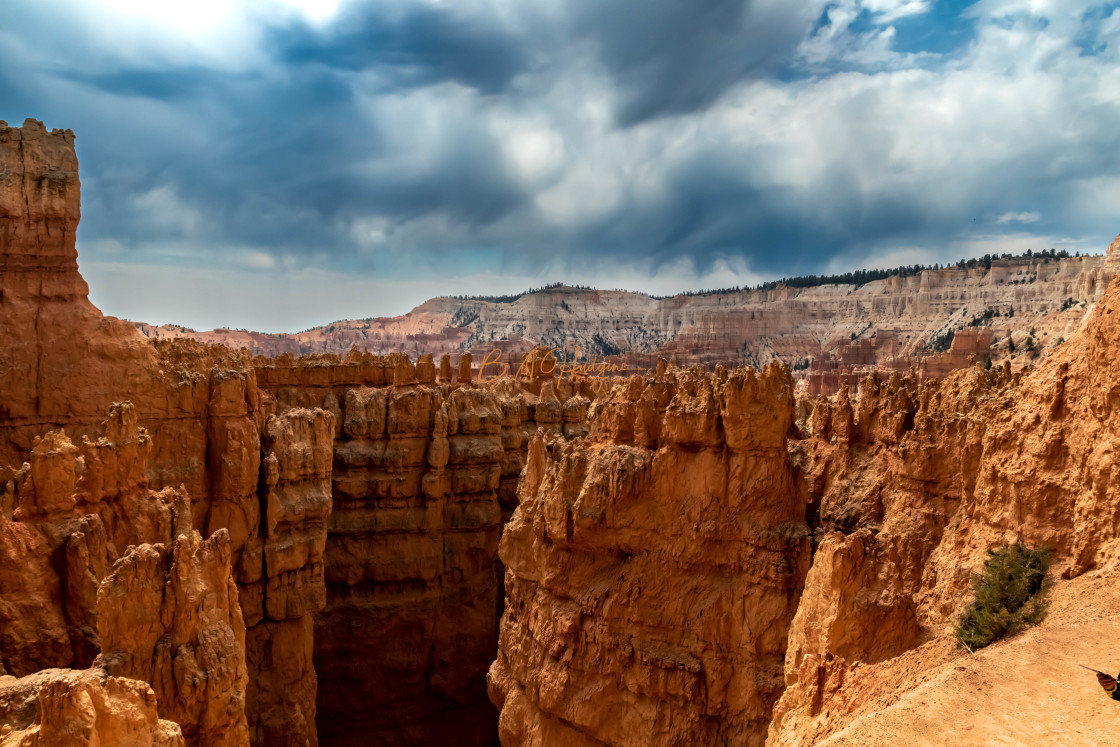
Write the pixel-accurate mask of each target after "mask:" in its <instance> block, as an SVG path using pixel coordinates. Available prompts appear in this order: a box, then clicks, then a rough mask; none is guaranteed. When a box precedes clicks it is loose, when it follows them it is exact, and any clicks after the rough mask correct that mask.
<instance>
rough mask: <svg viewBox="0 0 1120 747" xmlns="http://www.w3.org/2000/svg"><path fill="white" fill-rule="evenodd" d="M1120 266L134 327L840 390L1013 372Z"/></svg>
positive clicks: (161, 334) (444, 302)
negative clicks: (243, 326) (598, 362)
mask: <svg viewBox="0 0 1120 747" xmlns="http://www.w3.org/2000/svg"><path fill="white" fill-rule="evenodd" d="M1118 269H1120V246H1114V247H1112V248H1111V249H1110V250H1109V252H1108V254H1107V255H1106V256H1104V257H1101V256H1094V257H1089V256H1085V257H1067V258H1059V257H1054V258H1051V257H1049V256H1043V255H1041V254H1040V255H1038V256H1034V257H1018V258H1007V259H1004V258H997V259H994V260H992V261H991V263H990V267H989V266H988V264H987V263H984V262H980V263H977V264H975V266H973V267H967V266H964V267H947V268H944V269H937V270H924V271H921V272H920V273H918V274H913V275H906V276H903V275H894V276H891V277H887V278H884V279H881V280H874V281H871V282H868V283H865V284H863V285H853V284H836V285H817V286H811V287H796V284H791V285H785V284H781V283H779V284H777V287H772V288H765V289H760V290H741V291H728V292H719V293H708V294H696V295H687V296H686V295H679V296H674V297H671V298H653V297H650V296H647V295H644V294H641V293H627V292H624V291H599V290H589V289H584V288H571V287H563V286H561V287H552V288H546V289H544V290H540V291H536V292H531V293H523V294H520V295H517V296H511V297H509V298H505V299H489V300H487V299H456V298H435V299H432V300H430V301H427V302H425V303H423V304H421V305H420V306H417V307H416V308H414V309H413V310H412V311H410V312H408V313H407V314H405V315H403V316H398V317H391V318H376V319H358V320H350V321H340V322H334V323H332V324H330V325H327V326H325V327H316V328H314V329H310V330H307V331H304V332H300V333H297V334H262V333H257V332H244V331H238V330H229V329H218V330H213V331H210V332H196V331H194V330H190V329H186V328H184V327H177V326H170V325H169V326H164V327H156V326H152V325H148V324H142V323H138V324H137V327H138V328H139V329H141V330H142V331H143V333H144V334H145V335H147V336H148V337H151V338H153V339H166V338H178V337H193V338H196V339H199V340H203V341H206V342H220V343H223V344H225V345H228V346H230V347H231V348H234V349H239V348H242V347H245V348H247V349H248V350H249V351H251V352H253V353H255V354H259V355H267V356H276V355H280V354H283V353H291V354H294V355H299V354H300V353H336V354H340V355H341V354H344V353H345V352H346V351H347V350H349V349H350V347H351V346H355V345H356V346H357V347H358V348H361V349H366V350H369V351H370V352H374V353H395V352H405V353H407V354H409V355H412V356H414V357H415V356H418V355H420V354H423V353H429V354H435V355H439V354H449V355H454V356H458V355H459V354H460V353H462V352H464V351H473V357H474V368H475V372H476V373H477V371H478V368H479V361H481V360H484V359H485V357H486V356H487V355H488V354H489V353H490V352H491V351H495V350H499V351H501V353H502V358H501V360H502V362H510V361H511V360H512V362H513V364H514V365H515V366H516V365H517V363H518V362H519V359H520V357H521V356H523V355H525V354H526V353H528V352H529V351H530V349H531V348H532V347H534V346H535V345H544V346H546V347H555V348H559V349H560V350H564V351H566V353H567V355H568V356H569V357H570V358H572V357H575V355H576V354H577V350H578V354H579V356H580V360H581V361H586V360H588V359H589V358H591V357H599V358H602V357H603V356H617V359H618V360H620V361H623V362H625V363H626V365H628V366H630V367H632V368H636V369H640V370H644V369H647V368H652V367H653V366H654V365H655V364H656V359H657V357H658V356H663V357H665V358H667V359H675V360H676V362H677V363H678V364H680V365H681V366H690V365H701V366H703V367H705V368H707V369H708V370H713V369H714V367H715V365H716V364H717V363H719V362H725V363H729V364H733V365H734V364H739V363H743V364H748V365H754V366H756V367H757V366H761V365H764V364H766V363H768V362H769V361H771V360H774V359H779V360H782V361H784V362H785V363H786V364H787V365H789V366H791V367H793V368H794V376H795V377H796V378H798V379H800V380H804V381H805V382H806V386H808V387H809V389H810V393H811V394H812V395H814V396H815V395H817V394H822V393H823V394H833V393H835V392H836V391H838V389H839V386H840V384H841V383H842V382H843V381H845V380H846V381H848V383H849V385H850V386H851V387H852V388H853V389H855V388H856V386H857V384H858V381H859V380H860V379H861V378H862V377H863V376H865V375H866V374H867V373H869V372H870V371H871V370H873V369H876V368H878V369H881V370H882V369H889V370H898V371H905V370H906V369H908V368H910V367H911V366H913V367H914V368H915V369H916V370H917V371H918V374H919V376H921V377H927V376H929V377H942V376H945V375H946V374H948V372H949V371H950V370H952V369H955V368H961V367H963V366H965V365H966V364H967V360H968V356H969V355H975V356H976V357H977V359H978V360H979V361H980V362H981V363H983V362H984V361H985V360H986V359H988V358H990V359H991V360H992V361H993V362H994V363H995V364H997V365H998V364H1000V363H1002V362H1003V361H1004V360H1012V362H1013V365H1014V367H1015V368H1016V370H1018V369H1019V368H1021V367H1022V366H1024V365H1028V364H1029V363H1032V362H1035V361H1036V359H1037V358H1038V357H1040V356H1041V355H1043V354H1044V353H1045V352H1047V351H1049V350H1051V349H1052V348H1053V347H1054V346H1055V345H1056V344H1059V341H1060V340H1061V339H1062V338H1063V337H1068V336H1069V335H1070V333H1071V332H1072V331H1073V330H1074V329H1075V328H1076V327H1077V325H1078V324H1079V323H1080V321H1081V319H1083V318H1084V316H1085V314H1086V312H1087V310H1088V309H1090V308H1091V307H1092V305H1093V304H1094V303H1095V302H1096V301H1097V300H1098V299H1099V298H1100V296H1101V294H1102V293H1103V292H1104V289H1105V287H1106V286H1107V285H1108V282H1109V280H1110V279H1111V278H1112V277H1114V276H1115V275H1116V274H1117V270H1118ZM950 333H953V334H954V335H955V337H953V338H952V344H951V346H950V347H948V349H946V348H945V346H946V345H947V344H948V343H947V341H948V340H949V339H950ZM1028 338H1029V339H1030V340H1031V342H1030V344H1029V348H1030V349H1027V348H1028V342H1027V341H1028ZM1009 339H1011V340H1013V341H1014V344H1015V346H1017V347H1016V350H1011V349H1010V347H1009V345H1008V340H1009ZM464 380H465V379H464Z"/></svg>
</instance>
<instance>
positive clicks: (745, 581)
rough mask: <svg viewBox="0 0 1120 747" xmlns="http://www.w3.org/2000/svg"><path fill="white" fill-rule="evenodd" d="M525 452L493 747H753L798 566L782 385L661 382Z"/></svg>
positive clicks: (777, 669)
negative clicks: (573, 436)
mask: <svg viewBox="0 0 1120 747" xmlns="http://www.w3.org/2000/svg"><path fill="white" fill-rule="evenodd" d="M661 369H662V370H661V371H660V372H659V374H657V375H655V376H651V377H648V378H641V377H635V378H633V379H631V380H630V382H629V383H628V384H626V385H623V386H619V387H616V388H615V389H614V390H613V391H612V392H611V393H610V394H609V395H607V396H605V397H603V398H600V399H597V400H596V402H595V404H594V405H593V407H592V410H591V413H590V416H589V425H590V430H591V432H590V437H589V438H588V439H587V440H578V441H573V442H565V441H564V440H562V439H558V438H556V437H553V436H549V435H543V436H537V437H535V438H534V439H533V441H532V443H531V445H530V449H529V458H528V464H527V466H526V469H525V472H524V475H523V477H522V482H521V486H520V489H519V499H520V504H519V506H518V508H517V510H516V512H515V513H514V515H513V518H512V519H511V521H510V523H509V524H508V525H507V527H506V529H505V532H504V533H503V535H502V540H501V545H500V551H499V554H500V557H501V559H502V561H503V562H504V563H505V564H506V566H507V571H506V604H505V611H504V614H503V616H502V623H501V636H500V639H499V647H498V656H497V660H496V661H495V663H494V664H493V666H492V667H491V670H490V675H489V683H490V688H491V698H492V699H493V701H494V703H495V704H496V705H497V706H499V707H500V708H501V716H500V719H499V730H500V736H501V740H502V743H503V744H505V745H519V744H524V745H548V744H587V745H591V744H596V745H597V744H612V745H649V744H665V745H669V744H681V745H683V744H718V743H724V744H744V745H760V744H762V743H763V740H764V739H765V735H766V728H767V724H768V723H769V720H770V710H771V708H772V706H773V704H774V701H775V700H776V699H777V697H778V696H779V695H780V694H781V690H782V662H783V657H784V654H785V631H786V629H787V628H788V625H789V621H790V619H791V618H792V617H793V614H794V611H795V609H796V604H797V599H798V596H799V594H800V590H801V586H802V583H803V581H804V578H805V573H806V570H807V568H808V563H809V537H808V531H807V529H806V527H805V524H804V506H803V504H802V503H801V500H800V496H799V495H798V493H797V491H796V490H795V487H794V482H793V475H792V470H791V465H790V461H789V455H788V452H787V450H786V445H785V444H786V437H787V435H788V434H789V432H790V429H791V427H792V421H793V380H792V379H791V378H790V375H789V372H788V370H787V369H785V368H782V367H780V366H778V365H772V366H768V367H767V368H765V369H764V370H763V371H762V372H761V373H760V374H758V375H756V374H755V372H754V371H753V370H746V369H741V368H740V369H738V370H736V371H735V372H734V373H732V374H730V375H729V374H727V372H726V371H725V370H723V369H722V368H721V369H719V370H718V371H717V373H716V374H715V375H711V374H704V373H701V372H700V371H699V370H698V369H697V370H692V371H687V372H685V371H680V370H678V369H675V368H668V369H666V368H665V366H664V365H662V366H661Z"/></svg>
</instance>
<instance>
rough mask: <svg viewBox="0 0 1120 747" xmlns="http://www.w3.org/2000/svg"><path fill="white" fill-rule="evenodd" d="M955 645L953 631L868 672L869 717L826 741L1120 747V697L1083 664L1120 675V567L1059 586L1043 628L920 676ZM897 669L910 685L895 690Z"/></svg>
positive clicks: (841, 744)
mask: <svg viewBox="0 0 1120 747" xmlns="http://www.w3.org/2000/svg"><path fill="white" fill-rule="evenodd" d="M950 650H951V649H950V646H949V640H948V637H947V636H946V637H945V638H941V639H938V640H935V641H931V642H930V643H927V644H926V645H925V646H922V647H921V648H919V649H917V650H915V651H912V652H909V653H908V654H904V655H903V656H901V657H898V659H897V660H894V661H893V662H892V663H890V664H889V665H888V666H886V667H883V668H882V670H881V671H877V672H875V671H873V672H869V673H868V674H872V675H873V676H872V677H870V678H867V679H866V680H865V681H868V682H869V684H870V687H868V688H866V689H865V690H864V692H865V693H866V696H867V700H866V701H865V702H864V703H862V704H860V705H861V706H862V707H860V708H858V710H860V711H865V715H862V716H859V717H858V718H856V719H855V720H854V721H852V722H850V723H849V724H848V726H847V727H846V728H845V729H843V730H842V731H840V732H838V733H836V734H834V735H832V736H831V737H830V738H828V739H825V740H824V741H821V742H818V744H820V745H822V747H824V746H825V745H827V746H828V747H856V746H857V745H858V746H861V747H862V746H864V745H899V744H905V745H1030V746H1031V747H1038V746H1039V745H1063V746H1064V745H1094V747H1096V746H1099V745H1120V702H1118V701H1114V700H1111V699H1109V698H1108V697H1107V696H1106V695H1105V694H1104V691H1103V690H1101V688H1100V686H1099V685H1098V684H1097V681H1096V678H1095V677H1094V676H1093V674H1092V673H1091V672H1087V671H1086V670H1084V669H1081V668H1080V667H1078V666H1077V665H1078V664H1079V663H1081V664H1086V665H1088V666H1091V667H1096V668H1098V669H1102V670H1105V671H1107V672H1110V673H1112V674H1115V673H1116V672H1118V671H1120V571H1107V572H1092V573H1087V574H1085V575H1083V576H1080V577H1079V578H1076V579H1074V580H1072V581H1065V582H1060V583H1059V584H1057V586H1056V588H1055V589H1054V592H1053V601H1052V604H1051V608H1050V614H1049V615H1048V616H1047V618H1046V620H1045V621H1043V623H1042V624H1041V625H1040V626H1038V627H1037V628H1035V629H1032V630H1029V631H1027V632H1026V633H1023V634H1022V635H1020V636H1018V637H1016V638H1014V639H1012V640H1009V641H1003V642H1000V643H997V644H994V645H992V646H989V647H988V648H986V649H983V650H981V651H979V652H977V653H976V654H974V655H960V656H953V658H951V660H949V661H946V662H943V663H940V664H936V665H934V666H933V667H932V668H931V669H928V670H927V671H925V672H924V673H923V674H921V675H918V676H916V677H915V676H914V675H915V674H916V673H915V672H914V669H915V668H921V667H922V662H921V659H923V658H924V659H926V663H927V664H928V663H931V662H930V658H931V657H932V658H933V659H934V660H936V659H944V658H946V656H947V654H948V652H949V651H950ZM884 664H888V663H886V662H885V663H884ZM915 665H916V667H915ZM892 669H893V670H895V671H894V672H893V674H895V675H896V677H897V679H895V682H902V681H903V680H905V681H906V683H907V684H906V687H904V688H896V687H889V686H886V685H887V682H888V681H889V680H890V679H891V677H890V675H891V673H892V672H891V671H890V670H892ZM860 679H864V678H863V677H861V678H860ZM853 684H854V683H853ZM892 690H893V691H895V692H890V691H892ZM899 691H901V692H899ZM849 697H850V698H851V700H853V701H857V702H858V699H859V698H858V693H855V692H853V693H852V694H851V695H850V696H849ZM896 698H897V700H896V702H894V703H893V704H890V705H888V704H887V703H888V702H889V701H891V700H895V699H896ZM871 701H879V702H881V703H882V705H883V706H885V707H883V708H882V710H879V709H878V708H876V709H875V710H874V711H873V712H866V710H867V706H869V705H872V702H871ZM853 710H855V709H853Z"/></svg>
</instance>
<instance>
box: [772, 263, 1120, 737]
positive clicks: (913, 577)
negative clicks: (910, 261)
mask: <svg viewBox="0 0 1120 747" xmlns="http://www.w3.org/2000/svg"><path fill="white" fill-rule="evenodd" d="M1110 251H1111V250H1110ZM1118 303H1120V286H1117V285H1115V284H1114V285H1113V286H1110V288H1109V290H1108V291H1107V292H1106V293H1105V295H1104V296H1103V298H1102V299H1101V300H1100V302H1099V303H1098V305H1097V306H1096V308H1095V309H1094V311H1093V313H1092V314H1091V315H1090V316H1089V317H1088V318H1087V320H1086V322H1085V324H1084V325H1083V326H1082V327H1081V329H1079V330H1078V332H1077V333H1076V334H1075V335H1073V336H1072V337H1071V338H1070V340H1069V341H1067V342H1066V343H1065V344H1063V345H1061V346H1059V347H1058V348H1057V349H1055V351H1054V352H1053V353H1052V355H1051V356H1049V357H1048V358H1047V359H1046V360H1045V361H1043V362H1042V364H1041V365H1040V367H1039V368H1038V369H1037V370H1033V371H1028V372H1026V373H1025V374H1023V375H1022V376H1021V375H1020V374H1014V375H1012V374H1011V373H1010V370H1009V367H1007V368H1004V369H995V370H992V371H984V370H982V369H981V368H980V367H979V366H972V367H970V368H968V369H965V370H963V371H958V372H955V373H953V374H952V375H951V376H949V377H948V379H947V380H946V381H944V382H938V381H933V382H929V383H927V384H923V385H922V386H921V387H920V388H919V387H918V386H917V385H916V383H915V382H914V381H913V379H912V378H899V377H898V376H897V375H896V376H895V377H893V378H892V380H891V381H890V382H888V384H887V385H885V386H884V385H882V384H881V383H880V382H878V381H875V380H867V381H865V383H864V386H863V392H864V394H863V396H862V397H861V399H860V401H859V403H858V404H857V406H856V407H855V408H853V407H852V405H851V403H850V402H849V401H848V399H847V392H846V390H845V391H842V392H841V394H840V395H838V397H836V398H835V400H834V401H832V402H829V401H828V400H825V399H823V398H821V399H818V400H817V403H816V405H815V407H814V409H813V412H812V415H811V420H812V431H813V435H812V437H811V438H810V439H809V440H807V441H805V442H803V443H802V444H800V445H799V446H798V447H797V449H795V453H796V454H797V459H798V461H799V464H800V465H801V466H802V468H803V469H802V472H801V474H802V485H803V489H804V490H805V491H806V495H807V497H808V500H809V503H810V504H811V505H816V506H819V514H820V524H821V529H822V531H826V532H827V531H831V533H829V534H826V535H825V536H823V538H822V541H821V543H820V546H819V548H818V550H817V552H816V555H815V556H814V561H813V566H812V569H811V570H810V572H809V575H808V578H807V579H806V585H805V591H804V594H803V596H802V599H801V603H800V606H799V608H798V612H797V615H796V617H795V618H794V621H793V625H792V626H791V629H790V634H789V653H788V655H787V658H786V683H787V688H786V690H785V692H784V694H783V695H782V698H781V700H780V702H779V704H778V706H777V707H776V708H775V715H774V721H773V723H772V724H771V727H770V743H771V744H775V745H786V744H788V745H794V744H812V743H815V742H817V741H820V740H822V739H824V738H826V737H828V736H830V735H833V734H836V733H837V732H839V731H840V730H842V729H843V728H844V727H845V726H847V725H848V724H849V723H851V722H852V720H853V719H855V718H856V717H858V716H860V715H865V714H867V713H868V711H867V707H866V706H865V705H864V704H865V703H868V702H872V703H874V702H879V703H884V702H890V700H891V698H892V697H894V698H897V697H898V696H897V695H893V696H892V695H891V692H892V688H895V687H898V683H899V679H898V677H899V673H905V675H906V676H907V677H909V678H911V679H913V678H915V677H919V678H920V673H921V671H922V667H935V666H937V665H939V664H941V663H943V662H944V661H946V660H947V658H949V657H951V656H952V655H953V654H952V653H951V650H952V648H953V647H951V646H949V647H948V648H943V649H937V648H933V649H930V650H929V651H928V652H926V653H921V654H916V655H915V656H914V657H912V661H910V663H909V664H905V665H900V667H901V668H900V669H898V670H897V671H894V670H891V669H889V668H888V669H884V668H883V667H878V666H870V667H869V666H867V665H874V664H877V663H879V662H883V661H884V660H887V659H890V658H891V657H894V656H898V655H900V654H903V652H907V651H909V650H910V649H913V648H914V647H915V646H917V645H918V644H920V643H924V642H925V641H928V640H930V639H931V638H933V639H937V640H940V639H939V638H938V637H939V636H946V635H947V633H948V632H949V625H950V623H951V622H953V621H954V620H955V619H956V616H957V615H958V614H959V613H960V611H961V609H962V608H963V606H964V604H965V603H966V600H967V599H969V598H970V597H969V595H968V593H967V590H968V582H969V574H970V572H971V571H975V570H977V569H978V568H979V567H980V566H981V564H982V562H983V560H984V557H985V555H986V551H987V550H988V549H989V548H991V547H994V546H998V545H1000V544H1001V543H1003V542H1007V541H1012V540H1014V539H1016V538H1017V537H1022V538H1023V539H1024V541H1026V542H1027V543H1028V544H1029V545H1032V546H1047V547H1049V548H1051V550H1052V554H1053V559H1054V565H1055V568H1056V572H1057V573H1058V574H1059V575H1060V576H1061V577H1063V578H1071V577H1073V576H1077V575H1080V574H1083V573H1085V572H1086V571H1089V570H1093V569H1100V568H1110V567H1113V566H1114V565H1115V563H1116V561H1117V558H1118V555H1117V550H1116V548H1117V547H1118V546H1120V533H1118V531H1117V526H1118V525H1117V521H1116V519H1117V516H1120V498H1118V497H1117V495H1116V489H1115V487H1114V486H1115V484H1116V482H1115V480H1114V475H1113V472H1114V469H1113V466H1112V462H1113V460H1112V457H1111V454H1112V450H1113V441H1114V434H1115V433H1116V432H1117V427H1118V423H1117V422H1116V421H1115V417H1116V415H1115V413H1114V412H1113V411H1114V409H1115V408H1114V407H1112V406H1111V405H1110V402H1111V398H1112V394H1111V392H1112V390H1113V389H1114V388H1115V386H1116V384H1115V382H1116V380H1117V378H1118V375H1120V371H1118V370H1117V368H1116V365H1115V361H1114V358H1115V356H1114V355H1113V351H1114V350H1115V349H1116V346H1117V345H1118V344H1120V325H1117V323H1116V321H1115V320H1114V318H1115V317H1116V309H1117V308H1120V306H1118ZM853 410H854V411H853ZM929 645H930V646H935V643H930V644H929ZM907 656H909V654H907ZM901 660H902V659H900V661H901Z"/></svg>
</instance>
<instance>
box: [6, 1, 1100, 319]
mask: <svg viewBox="0 0 1120 747" xmlns="http://www.w3.org/2000/svg"><path fill="white" fill-rule="evenodd" d="M27 117H32V118H35V119H39V120H42V121H44V122H45V123H46V125H47V126H48V127H61V128H70V129H73V130H74V131H75V133H76V134H77V150H78V157H79V161H80V163H81V179H82V222H81V226H80V228H79V232H78V251H79V264H80V267H81V270H82V273H83V275H84V276H85V277H86V279H87V280H88V281H89V284H90V287H91V299H92V300H93V301H94V303H95V304H97V305H98V306H99V307H100V308H101V309H102V310H103V311H104V312H105V313H107V314H111V315H114V316H120V317H124V318H129V319H135V320H142V321H148V322H152V323H177V324H184V325H188V326H191V327H194V328H196V329H200V330H201V329H209V328H212V327H217V326H225V327H234V328H248V329H255V330H261V331H295V330H299V329H305V328H308V327H311V326H313V325H317V324H324V323H327V322H330V321H333V320H337V319H343V318H364V317H370V316H386V315H394V314H400V313H404V312H406V311H408V310H409V309H410V308H412V307H413V306H415V305H417V304H419V303H421V302H422V301H424V300H426V299H427V298H430V297H433V296H437V295H452V294H497V293H510V292H517V291H521V290H524V289H526V288H528V287H531V286H540V285H543V284H546V283H551V282H567V283H579V284H584V285H591V286H594V287H599V288H624V289H628V290H636V291H644V292H650V293H656V294H667V293H674V292H677V291H682V290H687V289H700V288H712V287H725V286H730V285H750V284H754V283H757V282H760V281H763V280H770V279H775V278H779V277H783V276H792V275H800V274H811V273H828V272H840V271H847V270H850V269H855V268H858V267H891V266H897V265H900V264H911V263H915V262H922V263H934V262H940V263H945V262H952V261H955V260H957V259H960V258H962V257H969V256H977V255H980V254H984V253H986V252H1005V251H1012V252H1021V251H1024V250H1026V249H1028V248H1033V249H1044V248H1050V247H1055V248H1059V249H1068V250H1069V251H1071V252H1073V251H1082V252H1093V253H1101V252H1103V251H1104V248H1105V247H1106V246H1107V245H1108V243H1109V242H1110V240H1111V239H1112V237H1113V236H1115V235H1116V234H1117V233H1118V232H1120V2H1107V3H1102V2H1090V1H1087V0H979V1H978V2H968V1H966V0H956V1H944V0H831V1H828V0H799V1H797V2H790V1H789V0H376V1H371V0H161V1H160V2H151V1H150V0H5V2H4V4H3V7H2V8H0V119H3V120H6V121H7V122H9V123H10V124H13V125H18V124H20V123H22V122H23V120H24V119H25V118H27Z"/></svg>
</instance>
